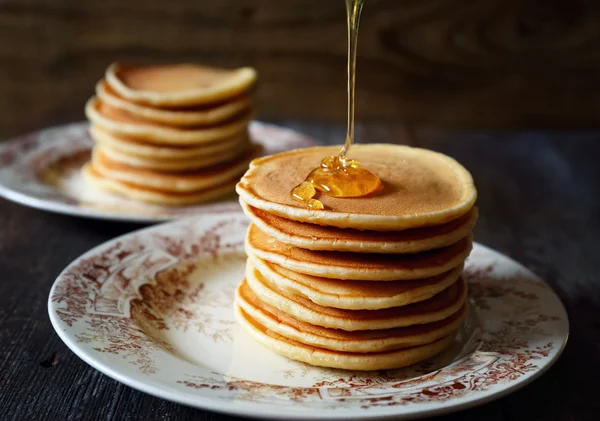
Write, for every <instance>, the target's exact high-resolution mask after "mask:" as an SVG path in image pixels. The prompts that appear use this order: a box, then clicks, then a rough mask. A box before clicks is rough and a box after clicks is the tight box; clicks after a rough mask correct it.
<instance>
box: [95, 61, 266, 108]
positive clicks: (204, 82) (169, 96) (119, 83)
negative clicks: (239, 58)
mask: <svg viewBox="0 0 600 421" xmlns="http://www.w3.org/2000/svg"><path fill="white" fill-rule="evenodd" d="M256 77H257V75H256V70H254V69H253V68H251V67H242V68H239V69H234V70H229V69H221V68H215V67H207V66H199V65H194V64H178V65H164V66H141V65H140V66H135V65H125V64H120V63H114V64H112V65H111V66H110V67H109V68H108V69H107V70H106V82H107V83H108V84H109V85H110V87H111V88H112V89H113V90H114V91H115V92H117V93H118V94H119V95H120V96H122V97H123V98H126V99H128V100H129V101H133V102H136V103H139V104H147V105H152V106H164V107H189V106H196V105H202V104H209V103H215V102H217V103H218V102H223V101H225V100H226V99H229V98H233V97H236V96H239V95H240V94H242V93H244V92H246V91H248V90H249V89H250V88H251V87H252V85H254V83H255V81H256Z"/></svg>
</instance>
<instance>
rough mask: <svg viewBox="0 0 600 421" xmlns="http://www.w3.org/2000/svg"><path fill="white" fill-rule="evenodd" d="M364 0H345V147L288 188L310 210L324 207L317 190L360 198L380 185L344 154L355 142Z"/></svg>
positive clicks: (376, 178)
mask: <svg viewBox="0 0 600 421" xmlns="http://www.w3.org/2000/svg"><path fill="white" fill-rule="evenodd" d="M363 1H364V0H346V23H347V27H348V88H347V92H348V125H347V129H346V140H345V142H344V146H343V147H342V149H341V150H340V152H339V154H338V155H337V156H336V155H334V156H328V157H325V158H324V159H323V160H322V161H321V165H320V166H319V167H317V168H315V169H314V170H312V171H311V172H310V174H308V176H307V177H306V179H305V180H304V181H303V182H302V183H300V184H299V185H297V186H296V187H294V188H293V189H292V191H291V195H292V198H293V199H294V200H296V201H299V202H304V203H305V204H306V206H307V207H308V208H309V209H315V210H321V209H325V206H323V203H322V202H321V201H320V200H317V199H315V198H314V196H315V195H316V194H317V191H319V192H321V193H323V194H326V195H329V196H333V197H362V196H366V195H368V194H371V193H373V192H375V191H377V190H379V189H380V188H381V180H379V178H378V177H377V176H376V175H375V174H373V173H372V172H370V171H368V170H366V169H364V168H360V164H359V162H358V161H357V160H355V159H349V158H347V157H346V154H347V153H348V151H349V150H350V147H351V146H352V144H353V142H354V81H355V75H356V45H357V41H358V24H359V20H360V13H361V10H362V6H363Z"/></svg>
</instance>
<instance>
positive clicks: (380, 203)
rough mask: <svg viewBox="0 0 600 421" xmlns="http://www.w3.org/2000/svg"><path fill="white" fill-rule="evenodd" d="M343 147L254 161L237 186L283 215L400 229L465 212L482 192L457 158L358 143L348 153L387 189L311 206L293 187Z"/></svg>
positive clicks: (343, 224) (346, 225) (341, 225)
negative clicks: (299, 199) (294, 195)
mask: <svg viewBox="0 0 600 421" xmlns="http://www.w3.org/2000/svg"><path fill="white" fill-rule="evenodd" d="M338 152H339V147H337V146H333V147H316V148H307V149H297V150H294V151H289V152H284V153H279V154H275V155H271V156H268V157H264V158H260V159H256V160H254V161H253V162H252V163H251V164H250V168H249V170H248V171H247V172H246V174H245V175H244V177H243V178H242V179H241V180H240V182H239V183H238V185H237V188H236V190H237V192H238V194H239V195H240V197H241V198H242V199H243V200H244V201H245V202H246V203H248V204H249V205H251V206H253V207H255V208H258V209H261V210H264V211H266V212H269V213H273V214H275V215H279V216H281V217H284V218H287V219H291V220H295V221H301V222H310V223H314V224H319V225H326V226H334V227H338V228H354V229H362V230H375V231H386V230H394V231H399V230H403V229H408V228H416V227H422V226H432V225H439V224H443V223H445V222H448V221H451V220H453V219H456V218H459V217H460V216H462V215H464V214H466V213H467V212H468V211H469V210H470V209H471V208H472V207H473V204H474V203H475V200H476V198H477V192H476V189H475V186H474V184H473V179H472V177H471V175H470V174H469V172H468V171H467V170H466V169H465V168H464V167H462V166H461V165H460V164H459V163H458V162H456V161H455V160H454V159H452V158H450V157H448V156H445V155H443V154H440V153H436V152H432V151H428V150H425V149H419V148H412V147H408V146H401V145H389V144H369V145H355V146H353V147H352V148H351V150H350V153H349V157H350V158H352V159H357V160H358V161H359V162H360V165H361V167H363V168H365V169H367V170H369V171H371V172H373V173H374V174H376V175H377V176H378V177H379V178H380V179H381V181H382V182H383V188H382V189H381V190H380V191H378V192H376V193H374V194H372V195H369V196H366V197H360V198H335V197H330V196H327V195H324V194H319V195H317V198H318V199H319V200H320V201H321V202H323V205H325V210H310V209H307V208H306V205H304V204H303V203H300V202H297V201H294V200H293V199H292V197H291V195H290V191H291V190H292V189H293V188H294V187H295V186H296V185H298V184H299V183H301V182H302V181H303V180H304V179H305V178H306V176H307V175H308V174H309V173H310V171H312V170H313V169H314V168H316V167H318V166H319V164H320V162H321V160H322V159H323V158H324V157H326V156H330V155H336V154H337V153H338Z"/></svg>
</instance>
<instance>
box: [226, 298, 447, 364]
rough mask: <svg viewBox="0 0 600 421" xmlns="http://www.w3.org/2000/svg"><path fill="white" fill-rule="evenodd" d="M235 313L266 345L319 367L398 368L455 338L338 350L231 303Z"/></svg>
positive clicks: (248, 329) (435, 351)
mask: <svg viewBox="0 0 600 421" xmlns="http://www.w3.org/2000/svg"><path fill="white" fill-rule="evenodd" d="M234 313H235V317H236V320H237V322H238V323H239V324H240V325H241V326H242V327H243V328H244V330H246V332H248V333H249V334H250V336H252V338H254V340H255V341H257V342H258V343H260V344H261V345H263V346H264V347H266V348H267V349H270V350H271V351H273V352H275V353H277V354H280V355H283V356H285V357H287V358H290V359H292V360H296V361H302V362H304V363H308V364H311V365H314V366H318V367H330V368H339V369H346V370H362V371H373V370H386V369H392V368H400V367H404V366H407V365H411V364H415V363H417V362H419V361H423V360H426V359H428V358H430V357H433V356H434V355H436V354H439V353H440V352H441V351H443V350H444V349H445V348H447V347H448V346H449V345H450V344H451V343H452V341H453V339H454V335H448V336H445V337H443V338H441V339H439V340H437V341H435V342H432V343H430V344H426V345H421V346H416V347H412V348H405V349H400V350H394V351H386V352H377V353H369V354H364V353H351V352H339V351H332V350H327V349H323V348H317V347H313V346H311V345H307V344H302V343H300V342H297V341H294V340H292V339H288V338H285V337H283V336H281V335H279V334H277V333H276V332H274V331H272V330H270V329H268V328H267V327H265V326H263V325H261V324H260V323H259V322H257V321H256V320H255V319H253V318H252V317H251V316H249V315H248V313H246V312H244V310H242V309H241V308H240V307H238V306H237V305H235V306H234Z"/></svg>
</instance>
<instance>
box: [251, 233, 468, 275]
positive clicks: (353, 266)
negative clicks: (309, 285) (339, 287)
mask: <svg viewBox="0 0 600 421" xmlns="http://www.w3.org/2000/svg"><path fill="white" fill-rule="evenodd" d="M471 247H472V241H471V236H470V235H469V236H467V237H465V238H463V239H461V240H459V241H458V242H456V243H454V244H452V245H450V246H447V247H444V248H440V249H436V250H429V251H424V252H422V253H418V254H378V253H377V254H376V253H371V254H367V253H351V252H341V251H315V250H306V249H301V248H299V247H294V246H290V245H287V244H284V243H282V242H280V241H277V240H276V239H274V238H272V237H269V236H268V235H267V234H265V233H263V232H262V231H260V230H259V229H258V228H257V227H256V225H254V224H251V225H250V227H249V228H248V233H247V235H246V253H247V254H248V255H250V256H256V257H258V258H260V259H263V260H266V261H268V262H272V263H275V264H278V265H282V266H285V267H286V268H288V269H291V270H293V271H296V272H300V273H305V274H307V275H313V276H320V277H323V278H333V279H354V280H358V281H396V280H408V279H421V278H427V277H429V276H435V275H439V274H442V273H444V272H447V271H449V270H451V269H453V268H455V267H456V266H458V265H460V264H461V263H462V262H463V261H464V260H465V259H466V258H467V256H468V255H469V253H470V251H471Z"/></svg>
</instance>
